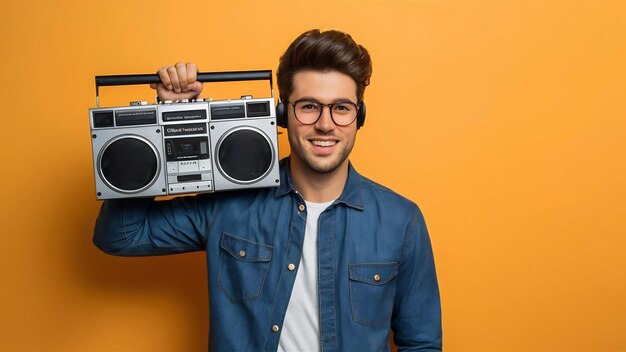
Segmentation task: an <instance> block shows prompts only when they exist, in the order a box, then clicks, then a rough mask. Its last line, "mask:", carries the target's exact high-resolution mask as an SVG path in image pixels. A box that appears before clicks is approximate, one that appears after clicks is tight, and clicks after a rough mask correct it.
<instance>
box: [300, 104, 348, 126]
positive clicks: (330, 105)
mask: <svg viewBox="0 0 626 352" xmlns="http://www.w3.org/2000/svg"><path fill="white" fill-rule="evenodd" d="M300 102H309V103H315V104H318V105H319V106H320V114H319V116H317V118H316V119H315V121H313V122H311V123H304V122H302V121H300V119H299V118H298V114H297V113H296V104H298V103H300ZM288 103H289V104H290V105H291V106H292V107H293V116H294V117H295V118H296V120H298V122H300V123H301V124H303V125H314V124H315V123H317V121H319V119H320V117H322V114H323V113H324V107H325V106H328V111H329V112H330V119H331V120H333V123H334V124H335V125H337V126H341V127H345V126H350V125H351V124H352V123H353V122H354V121H355V120H356V119H357V117H358V115H359V104H357V103H355V102H353V101H350V100H338V101H336V102H334V103H330V104H323V103H322V102H321V101H319V100H315V99H310V98H304V99H298V100H296V101H294V102H288ZM337 104H350V105H352V106H354V111H355V114H354V118H353V119H352V120H351V121H350V122H348V123H347V124H343V125H342V124H339V123H337V121H335V117H334V116H333V106H335V105H337Z"/></svg>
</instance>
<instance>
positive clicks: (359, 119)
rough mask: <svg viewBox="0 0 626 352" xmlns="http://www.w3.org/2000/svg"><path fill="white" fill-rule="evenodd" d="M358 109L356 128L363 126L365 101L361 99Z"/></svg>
mask: <svg viewBox="0 0 626 352" xmlns="http://www.w3.org/2000/svg"><path fill="white" fill-rule="evenodd" d="M358 109H359V110H358V111H357V113H356V128H357V129H358V128H361V127H363V124H364V123H365V102H363V101H361V102H359V105H358Z"/></svg>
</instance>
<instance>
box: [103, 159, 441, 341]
mask: <svg viewBox="0 0 626 352" xmlns="http://www.w3.org/2000/svg"><path fill="white" fill-rule="evenodd" d="M280 175H281V184H280V186H279V187H278V188H268V189H255V190H241V191H233V192H222V193H213V194H201V195H197V196H188V197H179V198H175V199H172V200H168V201H154V200H152V199H125V200H110V201H105V202H104V204H103V206H102V208H101V210H100V215H99V217H98V220H97V222H96V227H95V232H94V239H93V240H94V243H95V244H96V246H98V248H100V249H101V250H103V251H105V252H107V253H109V254H113V255H122V256H136V255H158V254H172V253H181V252H188V251H198V250H205V251H206V259H207V266H208V284H209V294H210V297H209V304H210V346H209V347H210V349H211V350H213V351H276V350H277V348H278V340H279V338H280V331H281V327H282V324H283V321H284V318H285V313H286V311H287V305H288V303H289V297H290V296H291V291H292V288H293V284H294V280H295V277H296V273H297V268H298V264H299V263H300V257H301V250H302V243H303V240H304V231H305V227H306V217H307V209H306V206H305V203H304V200H303V199H302V196H301V195H300V194H299V193H298V192H297V191H296V189H295V188H294V186H293V185H292V182H291V176H290V173H289V161H288V159H285V160H283V161H281V170H280ZM318 232H319V233H318V243H317V247H318V248H317V251H318V294H319V315H320V316H319V319H320V342H321V346H322V350H323V351H389V349H390V347H389V334H390V329H391V330H393V333H394V342H395V344H396V345H397V346H398V349H399V350H400V351H403V350H420V351H433V350H434V351H439V350H441V309H440V299H439V288H438V285H437V277H436V274H435V266H434V259H433V254H432V249H431V244H430V239H429V237H428V232H427V230H426V225H425V223H424V218H423V217H422V214H421V212H420V210H419V209H418V207H417V206H416V205H415V204H414V203H412V202H411V201H409V200H407V199H405V198H403V197H401V196H399V195H398V194H396V193H394V192H392V191H391V190H389V189H387V188H385V187H383V186H380V185H378V184H376V183H374V182H372V181H370V180H368V179H366V178H365V177H363V176H361V175H360V174H358V173H357V172H356V171H355V170H354V169H353V167H352V165H350V167H349V172H348V180H347V183H346V185H345V188H344V190H343V193H342V194H341V196H340V197H339V198H338V199H337V200H336V201H335V202H334V203H333V204H332V205H330V206H329V207H328V208H327V209H326V210H325V211H324V212H323V213H322V214H321V215H320V218H319V223H318ZM290 264H294V265H295V267H296V269H295V270H290V269H289V267H290ZM291 267H292V269H293V266H291Z"/></svg>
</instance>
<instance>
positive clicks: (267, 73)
mask: <svg viewBox="0 0 626 352" xmlns="http://www.w3.org/2000/svg"><path fill="white" fill-rule="evenodd" d="M197 80H198V82H235V81H262V80H268V81H270V91H271V93H272V98H273V97H274V87H273V84H272V70H258V71H229V72H198V75H197ZM150 83H161V79H160V78H159V75H158V74H137V75H111V76H96V106H97V107H100V87H104V86H127V85H133V84H150Z"/></svg>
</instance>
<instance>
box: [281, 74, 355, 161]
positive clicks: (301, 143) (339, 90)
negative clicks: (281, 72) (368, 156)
mask: <svg viewBox="0 0 626 352" xmlns="http://www.w3.org/2000/svg"><path fill="white" fill-rule="evenodd" d="M305 98H307V99H313V100H317V101H319V102H321V103H323V104H331V103H334V102H336V101H339V100H350V101H352V102H354V103H356V102H357V96H356V83H355V82H354V80H352V78H350V76H347V75H345V74H343V73H339V72H336V71H329V72H320V71H301V72H298V73H296V74H295V75H294V76H293V91H292V93H291V95H290V96H289V102H290V103H289V104H287V105H288V110H287V111H288V122H287V123H288V130H287V131H288V134H289V144H290V146H291V159H292V163H293V164H294V165H293V166H295V167H296V168H300V170H302V171H314V172H317V173H329V172H332V171H334V170H336V169H337V168H339V167H342V166H347V163H348V155H349V154H350V151H352V147H353V146H354V140H355V138H356V130H357V128H356V120H355V121H353V122H352V123H351V124H350V125H348V126H339V125H336V124H335V123H334V122H333V120H332V118H331V115H330V109H329V108H328V107H327V106H325V107H324V108H323V109H322V116H320V118H319V119H318V120H317V122H315V123H314V124H312V125H303V124H302V123H300V122H299V121H298V120H297V119H296V117H295V115H294V108H293V105H292V104H291V103H292V102H295V101H297V100H300V99H305Z"/></svg>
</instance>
